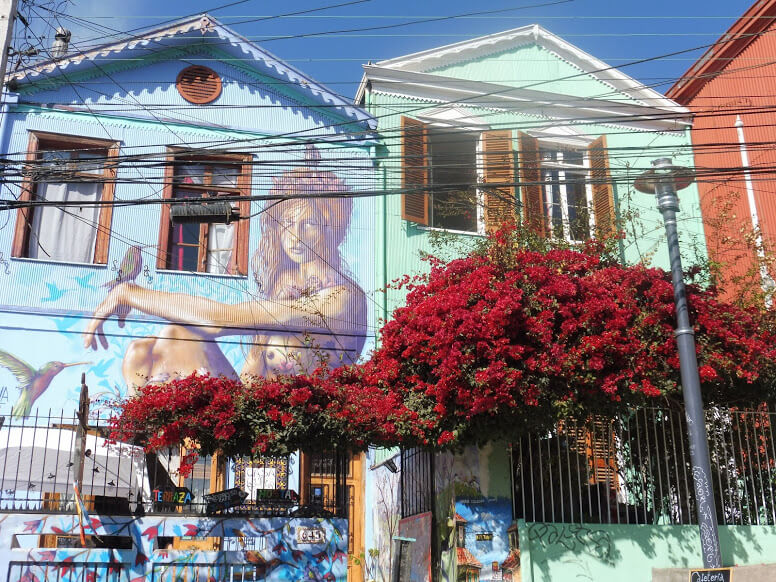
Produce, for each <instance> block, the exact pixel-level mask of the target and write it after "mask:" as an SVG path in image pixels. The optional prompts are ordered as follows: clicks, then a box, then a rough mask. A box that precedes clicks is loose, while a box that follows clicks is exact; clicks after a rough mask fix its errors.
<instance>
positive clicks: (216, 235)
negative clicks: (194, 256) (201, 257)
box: [207, 223, 235, 273]
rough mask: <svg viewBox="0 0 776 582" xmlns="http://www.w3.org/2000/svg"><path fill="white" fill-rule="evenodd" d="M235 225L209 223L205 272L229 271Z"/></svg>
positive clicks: (230, 270)
mask: <svg viewBox="0 0 776 582" xmlns="http://www.w3.org/2000/svg"><path fill="white" fill-rule="evenodd" d="M234 231H235V225H234V223H232V224H211V225H210V228H209V229H208V241H207V272H208V273H231V272H232V269H231V266H232V265H231V261H232V249H233V248H234Z"/></svg>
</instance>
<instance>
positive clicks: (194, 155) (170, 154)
mask: <svg viewBox="0 0 776 582" xmlns="http://www.w3.org/2000/svg"><path fill="white" fill-rule="evenodd" d="M252 161H253V155H251V154H239V153H223V154H222V153H220V152H219V153H213V154H210V153H200V152H192V151H189V150H184V149H180V148H168V151H167V157H166V163H165V169H164V189H163V190H162V198H163V199H165V200H172V199H173V190H174V189H175V184H174V181H175V168H176V165H177V164H180V163H181V162H190V163H198V164H203V163H205V165H207V164H206V162H210V163H211V164H234V165H238V164H239V166H240V174H239V176H238V177H237V188H236V190H239V192H240V195H242V196H245V197H246V198H247V197H248V196H250V194H251V170H252V164H251V162H252ZM186 188H187V189H193V190H202V192H203V195H204V194H205V193H206V192H207V191H208V189H210V190H213V188H209V185H208V184H203V185H196V186H186ZM237 205H238V208H239V211H240V217H241V218H242V219H241V220H238V221H237V224H236V232H235V242H234V250H233V253H234V257H235V260H234V261H232V265H233V267H234V270H235V272H232V273H227V274H230V275H239V276H247V275H248V262H249V261H248V237H249V236H250V230H249V221H248V220H247V217H248V216H249V215H250V210H251V202H250V200H248V199H246V200H240V201H239V202H238V203H237ZM170 206H171V204H170V203H165V204H162V211H161V213H160V214H161V216H160V218H161V222H160V226H159V247H158V248H159V250H158V254H157V257H156V268H157V269H160V270H167V271H178V270H177V269H173V268H172V267H171V266H170V263H169V257H170V234H171V231H172V230H171V224H170ZM209 228H210V227H209V225H208V224H201V225H200V231H199V252H198V256H197V271H196V272H197V273H207V272H208V271H207V240H208V231H209ZM178 272H188V271H178ZM211 274H212V273H211Z"/></svg>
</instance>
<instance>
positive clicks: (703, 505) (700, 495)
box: [635, 158, 722, 568]
mask: <svg viewBox="0 0 776 582" xmlns="http://www.w3.org/2000/svg"><path fill="white" fill-rule="evenodd" d="M652 166H653V167H652V169H651V170H647V171H646V172H644V173H643V174H641V175H640V176H639V177H638V179H637V180H636V183H635V186H636V189H637V190H638V191H639V192H645V193H647V194H655V195H656V196H657V207H658V210H660V214H662V215H663V222H664V223H665V227H666V237H667V239H668V255H669V258H670V261H671V278H672V279H673V283H674V302H675V303H676V323H677V327H676V331H674V335H675V336H676V345H677V348H678V350H679V366H680V375H681V379H682V394H683V396H684V406H685V413H686V415H687V433H688V437H689V442H690V462H691V463H692V477H693V483H694V485H695V500H696V504H697V508H698V526H699V527H700V534H701V550H702V551H703V565H704V567H705V568H720V567H722V556H721V554H720V549H719V532H718V530H717V511H716V508H715V506H714V495H713V493H712V488H711V462H710V460H709V442H708V437H707V435H706V422H705V417H704V413H703V402H702V400H701V383H700V377H699V376H698V360H697V358H696V356H695V333H694V331H693V329H692V327H691V326H690V315H689V312H688V309H687V294H686V292H685V288H684V280H683V278H682V257H681V255H680V253H679V235H678V233H677V228H676V213H677V212H679V199H678V198H677V196H676V192H677V191H678V190H681V189H683V188H686V187H687V186H689V185H690V184H691V183H692V182H693V176H692V172H691V171H690V170H688V169H687V168H682V167H680V166H674V165H673V164H672V163H671V158H660V159H657V160H654V161H653V162H652Z"/></svg>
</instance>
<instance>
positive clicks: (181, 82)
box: [175, 65, 221, 105]
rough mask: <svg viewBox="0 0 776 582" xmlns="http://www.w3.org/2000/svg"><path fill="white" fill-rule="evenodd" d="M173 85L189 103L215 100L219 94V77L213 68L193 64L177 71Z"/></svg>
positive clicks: (201, 103)
mask: <svg viewBox="0 0 776 582" xmlns="http://www.w3.org/2000/svg"><path fill="white" fill-rule="evenodd" d="M175 86H176V87H177V88H178V93H180V94H181V97H183V98H184V99H185V100H186V101H188V102H189V103H196V104H197V105H204V104H205V103H210V102H212V101H215V100H216V98H217V97H218V96H219V95H220V94H221V77H219V76H218V73H216V72H215V71H214V70H213V69H208V68H207V67H203V66H201V65H193V66H191V67H186V68H185V69H183V70H182V71H181V72H180V73H178V78H177V80H176V81H175Z"/></svg>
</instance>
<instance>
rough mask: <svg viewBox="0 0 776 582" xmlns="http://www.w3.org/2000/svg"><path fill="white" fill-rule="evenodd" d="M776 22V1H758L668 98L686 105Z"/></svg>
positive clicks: (703, 57) (710, 49)
mask: <svg viewBox="0 0 776 582" xmlns="http://www.w3.org/2000/svg"><path fill="white" fill-rule="evenodd" d="M774 21H776V0H757V2H755V3H754V4H752V6H750V8H749V10H747V11H746V12H744V14H743V15H742V16H741V18H739V19H738V20H736V21H735V22H734V23H733V25H732V26H731V27H730V28H729V29H728V30H727V32H725V34H723V35H722V36H720V37H719V39H718V40H717V41H716V42H715V43H714V44H713V45H711V46H710V47H709V48H708V49H707V50H706V52H705V53H703V56H701V58H699V59H698V60H697V61H695V64H693V65H692V66H691V67H690V68H689V69H687V72H686V73H685V74H684V75H682V76H681V77H680V78H679V80H678V81H677V82H676V83H674V85H673V87H671V88H670V89H669V90H668V92H667V93H666V95H668V96H669V97H670V98H671V99H674V100H676V101H678V102H679V103H682V104H683V105H687V104H688V103H689V102H690V101H692V99H693V97H695V96H696V95H697V94H698V93H700V91H701V89H703V87H704V85H706V83H708V82H709V81H710V80H712V79H714V78H715V77H716V76H717V75H718V74H719V73H720V72H721V71H722V70H723V69H724V68H725V67H727V66H728V65H729V64H730V63H731V61H732V60H733V59H735V58H736V57H737V56H738V55H740V54H741V53H742V52H744V50H746V48H747V47H748V46H749V45H750V44H752V43H753V42H755V41H756V40H757V39H758V38H760V35H762V33H763V32H765V31H766V30H768V28H770V27H771V25H772V24H773V23H774Z"/></svg>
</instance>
